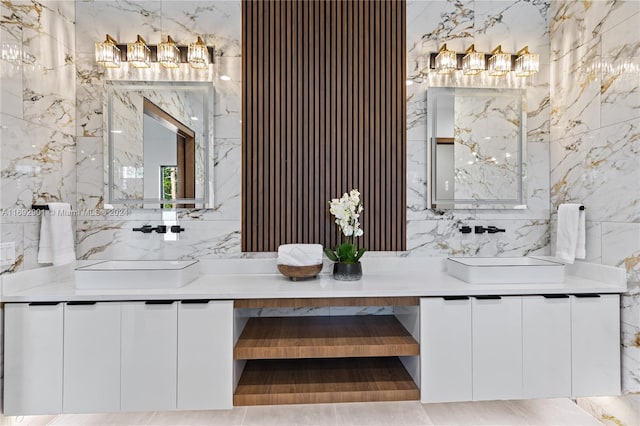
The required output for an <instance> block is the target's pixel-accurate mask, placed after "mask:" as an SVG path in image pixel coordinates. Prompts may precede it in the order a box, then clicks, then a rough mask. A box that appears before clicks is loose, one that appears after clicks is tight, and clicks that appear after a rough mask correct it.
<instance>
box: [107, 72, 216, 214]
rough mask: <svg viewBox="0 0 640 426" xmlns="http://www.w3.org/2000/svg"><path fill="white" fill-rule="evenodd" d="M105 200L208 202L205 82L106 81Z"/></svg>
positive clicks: (209, 112)
mask: <svg viewBox="0 0 640 426" xmlns="http://www.w3.org/2000/svg"><path fill="white" fill-rule="evenodd" d="M105 88H106V96H105V99H106V108H105V111H106V116H105V121H106V123H105V124H106V125H105V129H106V134H105V148H104V154H105V155H104V158H105V185H106V187H105V203H106V204H115V205H123V204H124V205H126V206H127V207H129V208H162V209H169V208H171V209H173V208H206V207H208V206H209V205H210V204H211V203H212V202H213V196H212V191H213V185H212V181H211V180H212V177H213V169H212V167H213V166H212V160H211V158H212V156H213V155H212V154H213V145H212V144H213V86H212V84H211V83H210V82H175V83H173V82H131V81H108V82H105Z"/></svg>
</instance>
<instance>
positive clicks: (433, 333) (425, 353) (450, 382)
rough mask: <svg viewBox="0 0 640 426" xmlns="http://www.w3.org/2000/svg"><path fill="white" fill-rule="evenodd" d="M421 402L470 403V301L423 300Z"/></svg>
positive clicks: (421, 307) (421, 313) (438, 298)
mask: <svg viewBox="0 0 640 426" xmlns="http://www.w3.org/2000/svg"><path fill="white" fill-rule="evenodd" d="M420 360H421V361H420V363H421V371H422V373H421V380H420V383H421V386H420V387H421V390H420V395H421V396H420V399H421V401H422V402H447V401H471V399H472V394H471V390H472V384H471V377H472V373H471V364H472V363H471V301H470V300H469V298H468V297H444V298H443V297H429V298H423V299H421V300H420Z"/></svg>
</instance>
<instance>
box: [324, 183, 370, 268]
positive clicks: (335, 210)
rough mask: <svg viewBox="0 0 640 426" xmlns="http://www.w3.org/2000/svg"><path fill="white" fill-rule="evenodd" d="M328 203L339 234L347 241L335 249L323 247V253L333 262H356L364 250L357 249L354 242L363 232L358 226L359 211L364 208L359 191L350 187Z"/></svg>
mask: <svg viewBox="0 0 640 426" xmlns="http://www.w3.org/2000/svg"><path fill="white" fill-rule="evenodd" d="M329 205H330V207H329V212H331V214H332V215H334V216H335V218H336V219H335V223H336V225H338V227H339V228H340V232H341V234H343V235H344V236H345V237H347V241H346V242H344V243H342V244H340V245H339V246H338V247H336V250H330V249H328V248H327V249H325V253H326V254H327V257H328V258H329V259H331V260H333V261H334V262H345V263H356V262H357V261H358V260H359V259H360V257H362V255H363V254H364V252H365V251H366V250H365V249H364V248H361V249H359V250H358V246H357V245H356V244H355V238H356V237H361V236H362V235H363V234H364V231H363V230H362V228H360V213H362V211H363V210H364V207H363V206H362V202H361V201H360V192H358V190H357V189H352V190H351V191H349V192H348V193H347V192H345V193H344V194H342V197H340V198H334V199H332V200H331V201H329Z"/></svg>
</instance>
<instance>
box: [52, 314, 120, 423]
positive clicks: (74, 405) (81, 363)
mask: <svg viewBox="0 0 640 426" xmlns="http://www.w3.org/2000/svg"><path fill="white" fill-rule="evenodd" d="M63 389H64V392H63V394H64V398H63V409H64V412H65V413H101V412H117V411H120V303H113V302H67V303H66V304H65V307H64V388H63Z"/></svg>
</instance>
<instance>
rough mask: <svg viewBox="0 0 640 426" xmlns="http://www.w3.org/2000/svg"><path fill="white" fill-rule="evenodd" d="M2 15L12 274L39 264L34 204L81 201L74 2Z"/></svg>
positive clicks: (0, 134) (1, 204) (3, 171)
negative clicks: (78, 196)
mask: <svg viewBox="0 0 640 426" xmlns="http://www.w3.org/2000/svg"><path fill="white" fill-rule="evenodd" d="M0 16H1V17H2V18H1V19H0V43H1V48H2V56H1V57H0V77H1V79H2V84H1V85H0V99H1V101H0V212H1V214H0V227H1V228H2V232H0V241H2V242H15V245H16V261H15V262H14V263H13V264H11V265H3V266H2V267H0V273H5V272H12V271H18V270H23V269H29V268H33V267H35V266H36V264H37V263H36V256H37V243H38V234H39V223H40V218H39V217H37V216H34V215H29V213H33V212H32V211H31V212H30V211H28V209H30V208H31V205H32V204H34V203H42V202H46V201H65V202H70V203H74V201H75V193H76V179H75V162H76V152H75V141H74V136H75V118H76V96H75V58H74V56H75V55H74V51H75V25H74V23H75V4H74V3H73V2H68V1H47V2H37V1H22V0H20V1H8V2H2V3H1V4H0Z"/></svg>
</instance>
